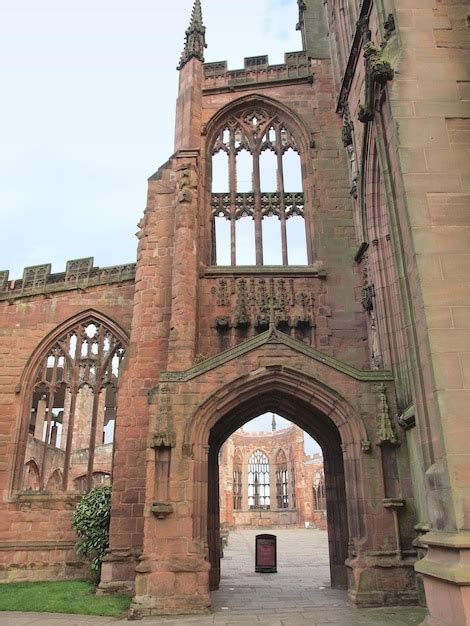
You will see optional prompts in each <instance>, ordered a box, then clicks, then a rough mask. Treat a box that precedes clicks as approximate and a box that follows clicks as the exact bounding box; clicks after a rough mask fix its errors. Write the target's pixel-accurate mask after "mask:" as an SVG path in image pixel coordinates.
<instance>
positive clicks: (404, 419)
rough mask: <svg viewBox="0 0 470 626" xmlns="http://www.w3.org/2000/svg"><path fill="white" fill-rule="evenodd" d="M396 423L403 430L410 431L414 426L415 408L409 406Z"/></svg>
mask: <svg viewBox="0 0 470 626" xmlns="http://www.w3.org/2000/svg"><path fill="white" fill-rule="evenodd" d="M398 423H399V424H400V426H401V427H402V428H403V430H410V429H411V428H414V427H415V426H416V413H415V407H414V405H413V404H411V405H410V406H409V407H408V408H407V409H405V410H404V411H403V413H402V414H401V415H400V416H399V418H398Z"/></svg>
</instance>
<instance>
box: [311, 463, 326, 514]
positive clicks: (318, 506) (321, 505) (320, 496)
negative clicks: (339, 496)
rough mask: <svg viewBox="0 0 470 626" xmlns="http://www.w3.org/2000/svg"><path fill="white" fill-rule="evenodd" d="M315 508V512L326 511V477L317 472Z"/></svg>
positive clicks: (314, 483)
mask: <svg viewBox="0 0 470 626" xmlns="http://www.w3.org/2000/svg"><path fill="white" fill-rule="evenodd" d="M313 508H314V510H315V511H325V510H326V492H325V475H324V473H323V470H317V471H316V472H315V474H314V475H313Z"/></svg>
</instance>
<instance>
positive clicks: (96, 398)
mask: <svg viewBox="0 0 470 626" xmlns="http://www.w3.org/2000/svg"><path fill="white" fill-rule="evenodd" d="M88 345H89V346H91V341H90V342H89V343H88ZM103 347H104V333H103V326H100V327H99V332H98V355H97V359H96V361H97V362H96V369H95V384H94V387H93V409H92V414H91V429H90V447H89V449H88V468H87V477H86V482H87V491H90V489H91V488H92V487H93V465H94V462H95V446H96V431H97V426H98V409H99V404H100V391H101V376H102V374H103V373H104V372H103V371H102V364H103ZM89 351H90V350H89Z"/></svg>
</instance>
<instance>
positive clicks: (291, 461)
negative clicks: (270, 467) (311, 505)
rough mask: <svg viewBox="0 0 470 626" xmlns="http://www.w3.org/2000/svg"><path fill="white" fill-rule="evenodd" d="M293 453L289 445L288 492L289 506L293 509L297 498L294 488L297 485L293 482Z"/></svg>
mask: <svg viewBox="0 0 470 626" xmlns="http://www.w3.org/2000/svg"><path fill="white" fill-rule="evenodd" d="M294 459H295V453H294V449H293V448H292V447H291V449H290V493H291V507H292V508H293V509H295V507H296V506H297V498H296V490H297V486H296V484H295V460H294Z"/></svg>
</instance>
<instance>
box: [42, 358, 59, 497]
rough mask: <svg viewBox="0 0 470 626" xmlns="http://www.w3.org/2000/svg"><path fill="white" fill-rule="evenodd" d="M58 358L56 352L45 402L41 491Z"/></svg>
mask: <svg viewBox="0 0 470 626" xmlns="http://www.w3.org/2000/svg"><path fill="white" fill-rule="evenodd" d="M58 360H59V357H58V355H57V354H56V355H55V357H54V367H53V368H52V380H51V385H50V387H49V401H48V403H47V426H46V436H45V440H44V450H43V453H42V463H41V477H40V481H39V490H40V491H42V490H43V489H44V478H45V473H46V459H47V451H48V448H49V435H50V432H51V421H52V409H53V408H54V396H55V391H56V390H55V386H56V383H57V362H58Z"/></svg>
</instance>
